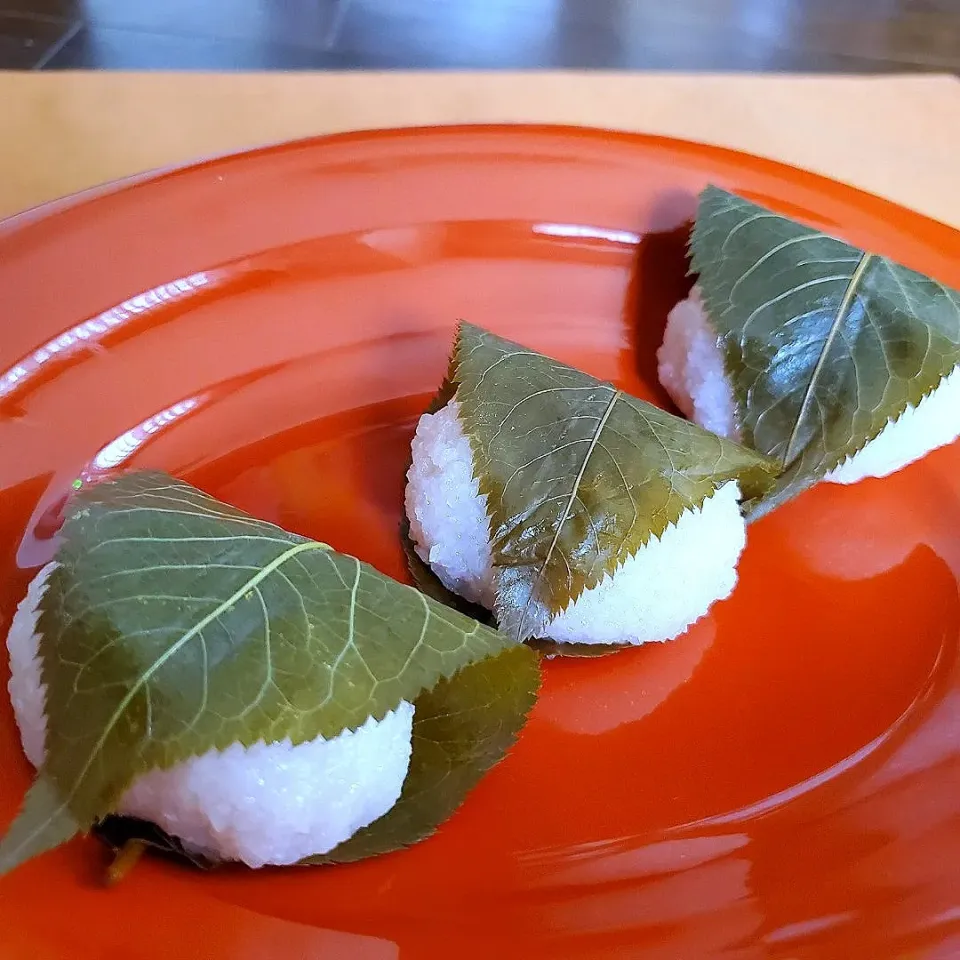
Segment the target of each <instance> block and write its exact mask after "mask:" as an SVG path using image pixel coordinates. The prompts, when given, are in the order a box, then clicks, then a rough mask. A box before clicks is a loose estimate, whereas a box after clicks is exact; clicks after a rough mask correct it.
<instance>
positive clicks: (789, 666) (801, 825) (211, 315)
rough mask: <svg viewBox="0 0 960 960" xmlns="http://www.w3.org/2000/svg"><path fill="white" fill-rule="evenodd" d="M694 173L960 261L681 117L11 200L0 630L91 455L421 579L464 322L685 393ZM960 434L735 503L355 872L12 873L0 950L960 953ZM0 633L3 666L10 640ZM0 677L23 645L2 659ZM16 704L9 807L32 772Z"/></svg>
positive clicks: (0, 444)
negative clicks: (489, 763)
mask: <svg viewBox="0 0 960 960" xmlns="http://www.w3.org/2000/svg"><path fill="white" fill-rule="evenodd" d="M707 182H714V183H717V184H719V185H721V186H723V187H726V188H729V189H734V190H737V191H740V192H742V193H745V194H746V195H747V196H749V197H751V198H752V199H755V200H757V201H759V202H761V203H765V204H768V205H771V206H773V207H775V208H777V209H779V210H781V211H784V212H786V213H789V214H791V215H794V216H797V217H801V218H804V219H806V220H808V221H809V222H811V223H813V224H817V225H821V226H822V227H824V228H825V229H828V230H830V231H833V232H836V233H839V234H841V235H842V236H844V237H845V238H848V239H849V240H851V241H852V242H854V243H856V244H858V245H860V246H867V247H871V248H874V249H876V250H878V251H880V252H882V253H885V254H888V255H890V256H892V257H895V258H897V259H899V260H901V261H902V262H905V263H907V264H908V265H911V266H913V267H916V268H918V269H920V270H922V271H924V272H926V273H929V274H932V275H934V276H936V277H937V278H938V279H940V280H942V281H944V282H946V283H948V284H952V285H954V286H960V235H958V234H957V233H956V232H954V231H953V230H950V229H948V228H947V227H945V226H943V225H942V224H938V223H935V222H932V221H930V220H926V219H923V218H921V217H919V216H917V215H915V214H913V213H909V212H907V211H905V210H902V209H899V208H897V207H894V206H892V205H890V204H888V203H885V202H882V201H880V200H877V199H875V198H872V197H868V196H864V195H863V194H860V193H857V192H856V191H854V190H852V189H849V188H847V187H844V186H841V185H838V184H835V183H831V182H828V181H825V180H822V179H819V178H817V177H814V176H811V175H809V174H806V173H802V172H800V171H797V170H793V169H790V168H787V167H783V166H780V165H777V164H774V163H771V162H768V161H765V160H759V159H756V158H752V157H747V156H742V155H740V154H736V153H732V152H727V151H724V150H719V149H714V148H710V147H705V146H701V145H696V144H690V143H681V142H676V141H671V140H666V139H660V138H653V137H641V136H628V135H620V134H610V133H602V132H596V131H587V130H576V129H563V128H524V127H480V128H478V127H472V128H452V129H432V130H408V131H398V132H378V133H361V134H351V135H348V136H340V137H334V138H330V139H321V140H312V141H306V142H301V143H294V144H289V145H285V146H280V147H274V148H269V149H265V150H259V151H255V152H253V153H248V154H244V155H240V156H233V157H226V158H223V159H219V160H213V161H209V162H206V163H202V164H200V165H198V166H195V167H190V168H188V169H185V170H180V171H175V172H170V173H164V174H161V175H157V176H154V177H150V178H146V179H141V180H138V181H136V182H133V183H128V184H123V185H118V186H117V187H115V188H108V189H107V190H105V191H102V192H100V193H99V194H97V195H93V196H85V197H80V198H75V199H73V200H68V201H66V202H63V203H61V204H58V205H57V206H56V207H52V208H42V209H40V210H38V211H33V212H31V213H29V214H26V215H23V216H21V217H19V218H16V219H14V220H12V221H8V222H7V223H6V224H3V225H0V305H2V317H0V489H2V500H0V504H2V510H0V564H2V566H0V572H2V581H0V582H2V588H0V605H2V606H0V618H2V621H3V629H4V630H5V629H6V624H7V623H9V618H10V616H11V614H12V612H13V610H14V607H15V605H16V603H17V601H18V599H19V598H20V597H21V596H22V594H23V592H24V588H25V586H26V583H27V581H28V580H29V578H30V577H31V576H32V574H33V572H34V570H35V568H36V567H37V566H38V565H40V564H42V563H44V562H46V561H47V560H48V559H49V558H50V556H51V551H52V548H53V541H52V539H51V536H52V533H53V531H54V528H55V522H56V516H57V513H58V510H59V505H60V503H61V502H62V498H63V497H64V495H65V494H66V493H67V491H68V490H69V487H70V483H71V481H72V480H73V479H74V478H75V477H77V476H78V475H87V476H90V477H96V476H103V475H106V474H109V473H110V472H111V471H115V470H118V469H125V468H128V467H148V466H149V467H159V468H162V469H165V470H167V471H170V472H172V473H176V474H178V475H181V476H184V477H186V478H187V479H189V480H190V481H192V482H194V483H196V484H198V485H200V486H202V487H204V488H205V489H207V490H209V491H210V492H211V493H213V494H214V495H216V496H218V497H221V498H223V499H226V500H228V501H230V502H232V503H235V504H237V505H239V506H241V507H243V508H245V509H247V510H249V511H251V512H252V513H255V514H257V515H259V516H262V517H265V518H267V519H270V520H273V521H276V522H277V523H280V524H283V525H284V526H287V527H289V528H292V529H294V530H297V531H299V532H301V533H303V534H306V535H308V536H312V537H316V538H319V539H323V540H326V541H328V542H330V543H332V544H333V545H334V546H335V547H337V548H338V549H340V550H344V551H348V552H351V553H356V554H358V555H359V556H361V557H363V558H365V559H367V560H369V561H371V562H372V563H374V564H375V565H377V566H378V567H379V568H380V569H381V570H383V571H385V572H387V573H389V574H392V575H394V576H398V577H403V576H404V566H403V561H402V554H401V550H400V547H399V544H398V540H397V523H398V520H399V517H400V512H401V502H402V490H403V479H404V478H403V470H404V462H405V458H406V456H407V451H408V444H409V440H410V438H411V436H412V433H413V427H414V423H415V421H416V417H417V415H418V413H419V412H420V411H421V410H422V409H423V407H424V406H425V404H426V402H427V399H428V397H429V395H430V394H431V393H432V392H433V391H434V390H435V388H436V387H437V385H438V383H439V382H440V379H441V376H442V374H443V371H444V366H445V359H446V355H447V352H448V350H449V347H450V342H451V337H452V334H453V330H454V323H455V320H456V319H457V318H459V317H464V318H467V319H469V320H471V321H472V322H474V323H477V324H480V325H483V326H486V327H489V328H490V329H492V330H493V331H495V332H497V333H500V334H503V335H505V336H508V337H511V338H513V339H516V340H520V341H522V342H523V343H525V344H527V345H529V346H531V347H533V348H536V349H538V350H541V351H544V352H546V353H549V354H552V355H554V356H556V357H558V358H560V359H562V360H564V361H567V362H569V363H573V364H576V365H578V366H580V367H582V368H584V369H586V370H587V371H589V372H590V373H593V374H596V375H597V376H599V377H603V378H608V379H612V380H614V381H616V382H617V383H618V384H619V385H621V386H623V387H624V388H625V389H627V390H629V391H632V392H634V393H636V394H639V395H640V396H642V397H646V398H648V399H652V400H654V401H655V402H660V403H664V404H666V403H667V400H666V397H665V396H664V394H663V392H662V391H661V390H660V388H659V387H658V385H657V382H656V376H655V361H654V351H655V349H656V346H657V343H658V339H659V335H660V333H661V332H662V328H663V324H664V321H665V318H666V313H667V311H668V309H669V308H670V306H671V305H672V304H673V303H675V302H676V301H677V300H678V299H679V298H680V297H682V296H683V295H684V294H685V292H686V291H687V289H688V288H689V284H690V280H689V279H688V278H687V277H686V276H685V273H686V263H685V260H684V243H685V233H684V228H683V223H684V221H685V219H686V218H687V217H688V216H689V215H690V214H691V213H692V212H693V209H694V197H695V194H696V193H697V192H698V191H699V190H700V188H701V187H703V186H704V185H705V184H706V183H707ZM958 571H960V446H958V445H955V446H953V447H951V448H946V449H943V450H941V451H938V452H936V453H934V454H933V455H931V456H929V457H927V458H926V459H925V460H924V461H922V462H921V463H919V464H916V465H914V466H912V467H910V468H908V469H906V470H904V471H903V472H901V473H900V474H898V475H896V476H893V477H891V478H889V479H886V480H883V481H867V482H864V483H861V484H859V485H857V486H854V487H849V488H842V487H836V486H824V487H822V488H818V489H815V490H813V491H811V492H810V493H808V494H806V495H804V496H803V497H801V498H800V499H798V500H796V501H795V502H793V503H791V504H790V505H788V506H787V507H785V508H784V509H782V510H781V511H780V512H778V513H776V514H774V515H773V516H771V517H769V518H767V519H765V520H763V521H760V522H759V523H757V524H755V525H754V526H753V527H751V529H750V542H749V545H748V548H747V550H746V553H745V555H744V557H743V560H742V563H741V567H740V585H739V587H738V589H737V591H736V593H735V594H734V596H733V597H732V598H731V599H730V600H729V601H727V602H724V603H721V604H718V605H717V606H716V607H715V608H714V609H713V611H712V612H711V614H710V616H709V617H707V618H706V619H704V620H703V621H701V622H700V623H699V624H697V625H696V626H695V627H694V628H693V629H691V630H690V631H689V632H688V633H687V634H686V635H685V636H683V637H681V638H680V639H678V640H676V641H674V642H672V643H668V644H664V645H656V646H651V647H649V648H641V649H638V650H631V651H628V652H624V653H622V654H618V655H616V656H613V657H608V658H604V659H601V660H594V661H590V660H586V661H584V660H577V661H560V662H558V661H553V662H550V663H548V664H547V665H546V668H545V680H544V687H543V695H542V698H541V700H540V702H539V704H538V705H537V707H536V709H535V711H534V713H533V715H532V717H531V720H530V723H529V725H528V727H527V729H526V730H525V731H524V733H523V736H522V738H521V740H520V742H519V743H518V745H517V747H516V749H515V750H514V751H513V752H512V754H511V755H510V756H509V757H508V758H507V760H506V761H504V763H502V764H501V765H500V766H499V767H497V768H496V769H495V770H494V771H493V772H492V774H491V775H490V776H489V777H488V778H487V779H486V780H485V781H484V782H483V783H482V784H481V785H480V786H479V788H478V789H477V790H476V791H475V792H474V793H473V794H472V795H471V796H470V797H469V799H468V801H467V803H466V804H465V805H464V806H463V808H462V809H461V810H460V811H459V812H458V813H457V815H456V816H455V817H454V818H453V820H451V821H450V822H449V823H448V824H446V825H445V826H444V827H443V828H442V829H441V831H440V832H439V833H438V834H437V835H436V836H435V837H434V838H432V839H431V840H428V841H427V842H425V843H422V844H420V845H418V846H416V847H414V848H412V849H410V850H407V851H404V852H402V853H397V854H392V855H390V856H386V857H383V858H381V859H378V860H375V861H367V862H365V863H360V864H356V865H352V866H341V867H333V868H326V869H320V868H316V869H296V868H292V869H286V870H265V871H259V872H251V871H244V870H226V871H222V872H219V873H213V874H199V873H194V872H191V871H190V870H188V869H185V868H181V867H179V866H176V865H174V864H170V863H166V862H160V861H157V860H150V861H149V862H143V863H141V864H140V865H139V866H138V867H137V868H136V869H135V870H134V871H133V872H132V873H131V875H130V876H129V877H128V878H127V879H126V880H125V881H124V882H123V883H121V884H120V885H118V886H116V887H113V888H110V889H107V888H105V887H104V885H103V883H102V877H103V866H104V851H103V850H102V848H101V847H100V846H99V844H98V843H97V842H96V841H94V840H83V841H76V842H73V843H71V844H69V845H68V846H66V847H64V848H62V849H60V850H58V851H56V852H54V853H52V854H50V855H47V856H45V857H42V858H40V859H38V860H36V861H34V862H31V863H29V864H27V865H26V866H24V867H22V868H21V869H19V870H17V871H16V872H15V873H13V874H12V875H9V876H6V877H4V878H2V880H0V956H2V957H3V960H61V958H63V960H67V958H69V960H94V958H96V960H108V958H109V960H113V958H124V960H160V958H164V960H169V958H175V960H188V958H203V960H226V958H230V960H268V958H269V960H272V958H310V960H313V958H319V957H324V958H326V957H331V958H343V960H396V958H402V960H414V958H416V960H421V958H423V960H447V958H451V957H456V958H466V960H472V958H484V960H486V958H490V957H503V958H511V960H512V958H517V960H520V958H523V960H527V958H550V960H554V958H556V960H564V958H569V960H605V958H611V960H612V958H630V960H633V958H636V960H661V958H662V960H707V958H724V960H754V958H757V960H759V958H776V960H807V958H820V957H823V958H831V960H833V958H844V960H859V958H863V960H888V958H903V960H906V958H912V960H919V958H925V960H946V958H948V957H957V956H960V815H958V810H960V672H958V659H957V647H958V644H957V638H958V627H960V602H958V591H957V576H958ZM3 659H5V658H3ZM3 670H4V678H5V673H6V666H5V665H4V667H3ZM0 699H2V704H0V757H2V762H3V776H2V779H0V821H2V822H3V823H4V824H6V823H7V822H8V821H9V819H10V818H11V817H12V816H13V814H14V812H15V809H16V807H17V805H18V803H19V802H20V799H21V797H22V795H23V792H24V790H25V788H26V786H27V784H28V782H29V770H28V766H27V763H26V761H25V760H24V759H23V757H22V755H21V752H20V747H19V743H18V739H17V735H16V731H15V727H14V724H13V720H12V716H11V711H10V708H9V704H8V703H7V700H6V697H2V698H0Z"/></svg>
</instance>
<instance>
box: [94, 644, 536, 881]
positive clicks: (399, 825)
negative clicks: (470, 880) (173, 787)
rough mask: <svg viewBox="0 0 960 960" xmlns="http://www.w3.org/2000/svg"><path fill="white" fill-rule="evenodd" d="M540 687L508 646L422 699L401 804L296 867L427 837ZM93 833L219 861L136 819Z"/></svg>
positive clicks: (525, 651)
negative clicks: (197, 853)
mask: <svg viewBox="0 0 960 960" xmlns="http://www.w3.org/2000/svg"><path fill="white" fill-rule="evenodd" d="M539 685H540V667H539V659H538V657H537V655H536V654H535V653H534V652H533V651H532V650H530V649H529V648H528V647H525V646H519V645H514V646H512V647H511V648H509V649H507V650H505V651H503V653H500V654H498V655H497V656H494V657H489V658H488V659H486V660H481V661H480V662H478V663H473V664H470V665H469V666H466V667H464V668H463V669H462V670H460V671H459V672H458V673H456V674H454V675H453V677H451V678H450V679H449V680H441V681H440V682H439V683H438V684H437V685H436V687H434V688H433V690H431V691H428V692H427V693H423V694H421V695H420V697H419V699H418V700H417V704H416V707H417V709H416V713H415V714H414V718H413V753H412V756H411V759H410V770H409V772H408V774H407V778H406V780H405V781H404V784H403V791H402V793H401V795H400V799H399V800H398V801H397V803H396V804H395V805H394V806H393V807H392V808H391V810H390V811H389V812H388V813H386V814H385V815H384V816H382V817H381V818H380V819H379V820H376V821H375V822H374V823H372V824H371V825H370V826H369V827H366V828H364V829H363V830H361V831H359V832H358V833H357V834H355V835H354V836H353V837H351V838H350V839H349V840H347V841H345V842H344V843H341V844H340V846H338V847H337V848H336V849H334V850H332V851H331V852H330V853H328V854H324V855H321V856H315V857H308V858H307V859H305V860H303V861H302V863H303V864H304V865H305V866H311V865H320V864H333V863H350V862H352V861H354V860H362V859H364V858H366V857H372V856H377V855H379V854H382V853H390V852H392V851H394V850H399V849H402V848H403V847H408V846H410V845H411V844H413V843H416V842H418V841H420V840H424V839H426V838H427V837H429V836H430V835H431V834H432V833H434V832H435V830H436V829H437V827H438V826H439V825H440V824H441V823H443V822H444V821H445V820H446V819H447V818H448V817H450V816H451V814H453V813H454V811H455V810H456V809H457V808H458V807H459V806H460V804H461V803H462V802H463V799H464V797H465V796H466V795H467V794H468V793H469V791H470V790H472V789H473V787H474V786H476V784H477V783H478V782H479V781H480V780H481V779H482V777H483V776H484V774H485V773H487V771H488V770H489V769H490V768H491V767H493V766H494V765H495V764H497V763H499V762H500V761H501V760H502V759H503V757H504V755H505V754H506V752H507V751H508V750H509V749H510V747H511V746H512V745H513V743H514V741H515V740H516V738H517V734H518V733H519V732H520V730H521V728H522V727H523V724H524V721H525V719H526V716H527V714H528V713H529V711H530V709H531V708H532V707H533V704H534V703H535V701H536V698H537V690H538V688H539ZM94 832H95V833H96V835H97V836H98V837H99V838H100V839H101V840H103V841H104V842H105V843H106V844H107V845H108V846H109V847H110V848H111V849H112V850H114V851H115V852H119V851H121V850H122V849H123V848H124V846H125V844H127V843H129V842H130V841H131V840H133V841H138V842H141V843H144V844H146V845H148V846H149V847H151V848H152V849H155V850H157V851H159V852H161V853H163V854H165V855H167V856H171V857H173V858H175V859H178V860H182V861H185V862H187V863H189V864H191V865H192V866H195V867H199V868H201V869H211V868H213V867H216V866H219V865H220V864H221V863H222V861H217V860H214V859H211V858H210V857H205V856H197V855H196V854H193V853H191V852H190V851H188V850H186V849H185V848H184V847H183V845H182V844H181V843H180V842H179V841H178V840H177V839H176V838H175V837H171V836H170V835H169V834H167V833H165V832H164V831H163V830H161V829H160V828H159V827H157V826H156V825H155V824H152V823H149V822H147V821H145V820H138V819H136V818H134V817H118V816H110V817H107V818H106V819H105V820H103V821H102V822H100V823H98V824H97V826H96V827H95V828H94Z"/></svg>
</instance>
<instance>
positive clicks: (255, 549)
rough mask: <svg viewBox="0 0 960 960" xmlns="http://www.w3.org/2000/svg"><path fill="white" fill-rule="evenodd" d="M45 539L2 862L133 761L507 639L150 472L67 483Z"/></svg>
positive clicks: (276, 730) (424, 672) (289, 728)
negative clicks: (57, 539) (32, 695)
mask: <svg viewBox="0 0 960 960" xmlns="http://www.w3.org/2000/svg"><path fill="white" fill-rule="evenodd" d="M62 532H63V538H64V541H63V545H62V547H61V549H60V551H59V553H58V555H57V560H58V562H59V566H58V567H57V569H56V570H55V571H54V572H53V574H52V576H51V577H50V580H49V586H48V589H47V591H46V593H45V594H44V597H43V600H42V602H41V612H40V631H41V635H42V636H43V638H44V639H43V643H42V644H41V656H42V675H43V680H44V682H45V683H46V685H47V716H48V726H49V730H50V731H51V735H50V736H49V737H48V751H47V758H46V762H45V763H44V766H43V768H42V770H41V771H40V776H39V779H38V781H37V785H35V787H34V788H33V789H32V790H31V791H30V793H29V794H28V797H27V803H26V804H25V806H24V809H23V811H22V812H21V814H20V816H19V818H18V819H17V821H15V823H14V825H13V827H12V828H11V830H10V832H9V833H8V835H7V836H6V837H5V838H4V840H3V841H2V843H0V863H2V864H3V865H4V866H5V867H6V868H7V869H9V868H10V867H12V866H14V865H15V864H17V863H19V862H21V861H22V860H23V859H25V858H26V857H27V856H30V855H32V854H33V853H35V852H39V851H40V850H42V849H47V848H49V847H51V846H54V845H56V844H57V843H60V842H62V841H63V840H64V839H65V837H66V835H67V826H68V825H70V824H72V827H71V829H72V831H73V832H76V831H77V830H81V831H85V830H87V829H89V828H90V826H91V825H92V824H93V823H94V822H95V821H96V820H97V819H99V818H101V817H103V816H104V815H105V814H107V813H109V812H111V811H112V809H113V808H114V806H115V805H116V803H117V801H118V800H119V798H120V797H121V796H122V794H123V792H124V790H125V789H126V788H127V787H128V786H129V784H130V783H131V781H132V780H133V779H134V778H135V777H136V776H137V775H138V774H140V773H142V772H144V771H146V770H149V769H153V768H157V767H169V766H172V765H174V764H176V763H178V762H181V761H183V760H185V759H187V758H189V757H192V756H196V755H198V754H201V753H204V752H205V751H207V750H209V749H211V748H216V749H223V748H225V747H227V746H229V745H230V744H232V743H236V742H239V743H242V744H244V745H250V744H252V743H254V742H256V741H258V740H266V741H268V742H272V741H277V740H281V739H284V738H287V737H289V738H290V740H291V741H292V742H293V743H301V742H304V741H307V740H312V739H314V738H315V737H317V736H324V737H328V738H329V737H332V736H336V735H337V734H339V733H341V732H342V731H343V730H345V729H354V728H356V727H357V726H359V725H360V724H361V723H363V722H364V720H365V719H366V718H367V717H368V716H374V717H376V718H378V719H379V718H381V717H382V716H383V715H384V714H385V713H387V712H388V711H389V710H392V709H393V708H395V707H396V706H397V704H398V703H399V702H400V701H401V700H410V701H416V700H417V698H418V697H419V696H420V695H421V694H422V693H424V692H426V691H429V690H431V689H433V688H434V687H435V686H436V685H437V684H438V683H439V682H440V681H441V680H443V679H445V678H449V677H451V676H453V675H454V674H455V673H456V672H457V671H458V670H461V669H462V668H463V667H465V666H467V665H468V664H471V663H475V662H477V661H480V660H483V659H485V658H487V657H491V656H494V655H496V654H498V653H500V652H501V651H502V650H504V649H507V648H509V647H510V646H511V641H510V640H509V639H508V638H507V637H505V636H503V635H502V634H499V633H497V632H496V631H494V630H490V629H488V628H487V627H484V626H483V625H481V624H479V623H477V622H476V621H474V620H471V619H469V618H468V617H465V616H463V615H461V614H459V613H457V612H456V611H453V610H450V609H448V608H447V607H445V606H442V605H441V604H439V603H436V602H435V601H433V600H431V599H429V598H427V597H425V596H424V595H423V594H421V593H419V592H418V591H416V590H414V589H412V588H411V587H407V586H403V585H401V584H399V583H397V582H395V581H393V580H390V579H388V578H387V577H384V576H383V575H381V574H380V573H378V572H377V571H376V570H374V569H372V568H371V567H369V566H367V565H366V564H363V563H361V562H360V561H358V560H356V559H354V558H352V557H348V556H344V555H342V554H338V553H336V552H335V551H333V550H331V549H330V548H329V547H327V546H325V545H323V544H319V543H315V542H313V541H310V540H306V539H305V538H303V537H299V536H297V535H295V534H292V533H288V532H286V531H284V530H282V529H280V528H279V527H276V526H274V525H272V524H269V523H265V522H262V521H259V520H255V519H253V518H252V517H249V516H248V515H246V514H244V513H243V512H241V511H239V510H236V509H234V508H232V507H229V506H227V505H226V504H222V503H219V502H218V501H216V500H214V499H213V498H211V497H208V496H206V495H205V494H203V493H201V492H200V491H198V490H196V489H194V488H193V487H191V486H189V485H188V484H186V483H183V482H181V481H179V480H174V479H173V478H171V477H168V476H166V475H164V474H158V473H152V472H150V473H137V474H130V475H128V476H125V477H123V478H121V479H119V480H116V481H113V482H108V483H102V484H98V485H96V486H93V487H90V488H88V489H85V490H83V491H81V492H80V493H79V494H78V495H77V496H76V497H75V499H74V500H73V501H72V503H71V505H70V507H69V512H68V515H67V518H66V521H65V524H64V527H63V531H62Z"/></svg>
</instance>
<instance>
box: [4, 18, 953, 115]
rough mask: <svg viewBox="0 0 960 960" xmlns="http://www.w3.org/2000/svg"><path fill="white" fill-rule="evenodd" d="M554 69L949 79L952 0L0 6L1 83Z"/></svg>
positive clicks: (951, 54)
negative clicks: (169, 72)
mask: <svg viewBox="0 0 960 960" xmlns="http://www.w3.org/2000/svg"><path fill="white" fill-rule="evenodd" d="M551 67H555V68H560V67H566V68H609V69H651V70H658V69H665V70H720V71H734V70H736V71H741V70H745V71H746V70H749V71H804V72H844V73H889V72H930V71H936V72H944V71H946V72H953V73H958V72H960V0H0V69H19V70H55V69H71V68H104V69H179V70H304V69H351V68H367V69H391V68H463V69H493V68H514V69H522V68H551ZM0 109H2V106H0Z"/></svg>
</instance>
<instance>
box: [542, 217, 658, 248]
mask: <svg viewBox="0 0 960 960" xmlns="http://www.w3.org/2000/svg"><path fill="white" fill-rule="evenodd" d="M533 232H534V233H540V234H544V235H545V236H548V237H571V238H573V239H577V240H607V241H609V242H610V243H622V244H626V245H627V246H631V247H632V246H636V245H637V244H638V243H639V242H640V234H639V233H631V232H630V231H629V230H611V229H608V228H606V227H589V226H584V225H583V224H579V223H535V224H534V225H533Z"/></svg>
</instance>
